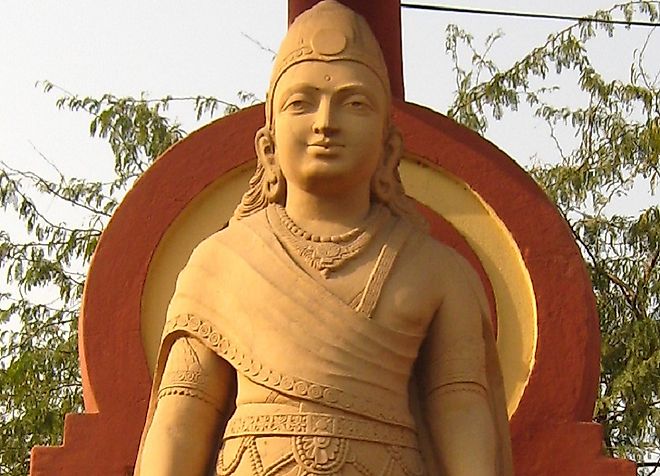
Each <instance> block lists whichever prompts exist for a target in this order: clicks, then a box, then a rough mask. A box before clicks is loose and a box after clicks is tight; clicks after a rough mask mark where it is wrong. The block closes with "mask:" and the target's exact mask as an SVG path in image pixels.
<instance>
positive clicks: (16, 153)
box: [0, 0, 660, 178]
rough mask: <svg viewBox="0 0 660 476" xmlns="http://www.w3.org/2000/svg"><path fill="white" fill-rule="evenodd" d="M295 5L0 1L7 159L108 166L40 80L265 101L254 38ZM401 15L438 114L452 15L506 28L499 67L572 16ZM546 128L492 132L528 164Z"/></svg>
mask: <svg viewBox="0 0 660 476" xmlns="http://www.w3.org/2000/svg"><path fill="white" fill-rule="evenodd" d="M417 3H426V4H434V2H433V1H431V0H424V1H422V0H419V2H417ZM435 4H440V2H435ZM611 4H612V1H611V0H610V1H608V0H582V1H580V2H574V1H573V2H568V1H565V0H562V1H552V2H551V1H545V0H544V1H534V0H527V1H523V0H519V1H514V0H511V1H499V2H492V1H486V0H462V1H461V0H455V1H454V2H453V3H452V4H451V5H455V6H460V7H466V8H486V9H497V10H510V11H525V12H536V13H550V14H563V15H575V16H581V15H588V14H591V13H593V12H594V11H595V10H596V9H599V8H607V7H609V6H611ZM286 9H287V5H286V1H284V0H249V1H246V0H241V1H238V0H223V1H221V2H219V1H217V0H199V1H195V2H181V1H177V0H158V1H156V0H140V1H134V0H131V1H129V0H116V1H113V2H100V1H94V2H90V1H83V0H67V1H66V2H62V1H54V0H0V86H1V87H0V161H3V162H5V163H7V164H9V165H11V166H13V167H19V168H22V169H29V170H34V171H36V172H38V173H44V174H50V175H51V176H52V174H53V170H52V169H51V167H50V166H49V165H48V164H47V163H46V161H44V160H43V159H42V158H41V154H43V156H45V157H47V158H48V161H50V162H52V163H54V164H56V165H57V167H58V168H60V169H61V170H62V171H63V172H64V173H65V174H72V175H77V176H84V177H90V178H93V177H99V176H101V177H102V176H104V175H106V176H109V174H110V173H111V163H112V160H111V155H110V154H111V152H110V150H109V147H108V146H107V144H106V143H105V142H104V141H103V140H100V139H91V138H90V137H89V132H88V127H89V120H90V118H89V117H88V116H86V115H85V114H83V113H73V112H69V111H64V110H57V108H56V107H55V100H56V99H57V97H58V96H59V95H60V93H59V92H58V91H57V90H54V91H52V92H51V93H49V94H44V93H43V91H42V89H40V88H39V87H35V83H37V82H38V81H43V80H48V81H51V82H53V83H55V84H56V85H58V86H59V87H61V88H63V89H64V90H66V91H69V92H71V93H75V94H78V95H80V96H100V95H102V94H103V93H112V94H114V95H117V96H124V95H132V96H139V95H140V94H141V93H143V92H144V93H146V94H148V95H149V96H150V97H152V98H155V97H160V96H165V95H168V94H169V95H173V96H194V95H198V94H204V95H213V96H216V97H219V98H221V99H225V100H228V101H232V102H235V101H236V100H237V93H238V92H239V91H248V92H252V93H255V94H256V95H257V97H259V98H263V97H264V95H265V90H266V88H267V83H268V78H269V75H270V68H271V61H272V54H271V53H269V52H268V51H265V50H264V49H262V48H261V47H260V46H259V45H258V44H257V43H256V42H258V43H260V44H261V45H263V46H265V47H266V48H270V49H277V47H278V45H279V42H280V40H281V38H282V36H283V35H284V31H285V27H286ZM402 23H403V55H404V70H405V71H404V77H405V87H406V99H407V100H409V101H411V102H416V103H419V104H422V105H426V106H428V107H431V108H433V109H435V110H438V111H441V112H442V111H444V110H445V109H446V107H447V105H448V103H449V100H450V98H451V95H452V91H453V89H454V85H453V79H452V74H451V63H450V59H449V58H448V56H447V55H446V54H445V52H444V41H445V28H446V26H447V24H448V23H456V24H459V25H460V26H462V27H463V28H465V29H467V30H468V31H470V32H472V33H473V34H474V35H475V37H476V38H477V39H479V38H481V39H483V38H485V36H486V35H487V34H489V33H491V32H493V31H495V30H497V29H501V30H502V31H503V32H504V33H505V36H504V38H503V40H502V41H500V42H499V45H498V47H497V48H496V49H495V50H494V51H493V55H494V58H496V59H497V60H498V61H499V62H500V64H501V65H502V66H506V65H509V64H511V62H513V61H514V60H515V59H517V58H519V57H520V56H522V55H523V54H524V53H525V52H527V51H529V50H531V49H532V48H533V47H534V46H536V45H538V44H540V43H542V42H543V41H544V40H545V38H546V37H547V35H548V34H549V33H551V32H553V31H556V30H558V29H561V28H564V27H566V26H568V25H569V23H566V22H557V21H549V20H530V19H513V18H504V17H491V16H488V17H487V16H474V15H466V14H451V13H444V12H428V11H414V10H406V9H404V10H403V13H402ZM648 31H649V30H648V29H634V31H625V30H624V29H623V28H622V27H619V28H617V37H616V40H615V41H603V42H602V43H600V42H596V43H595V47H594V51H593V55H592V57H593V60H594V62H595V63H596V64H597V66H599V67H600V68H602V69H603V70H604V71H605V72H606V73H607V74H608V75H611V77H612V78H615V77H619V78H621V79H626V78H627V76H628V73H629V72H628V70H627V67H622V65H626V64H629V63H630V59H631V58H630V52H629V49H630V45H631V44H636V45H641V43H642V42H643V40H644V38H645V35H646V34H648ZM599 41H600V40H599ZM650 41H651V44H650V47H649V51H658V50H659V49H660V33H658V34H655V35H653V36H652V37H651V40H650ZM599 45H602V46H599ZM568 80H571V79H570V78H569V79H568ZM174 113H175V114H177V115H178V118H179V119H180V120H181V122H182V124H183V126H184V128H185V129H186V130H188V131H191V130H193V129H195V128H197V127H200V126H201V125H202V124H195V123H194V122H193V121H191V120H190V118H191V116H190V115H188V114H186V113H184V112H181V111H179V110H175V111H174ZM547 136H548V134H547V129H546V128H545V126H543V125H542V124H539V123H531V122H530V123H527V122H520V124H519V125H515V126H514V127H512V126H511V124H510V123H507V125H506V126H504V125H502V126H501V127H500V125H498V124H494V125H493V127H492V129H491V130H490V131H489V135H488V137H489V138H490V139H491V140H492V141H494V142H495V143H496V144H497V145H498V146H500V147H501V148H502V149H503V150H505V151H507V152H508V153H509V154H510V155H511V156H512V157H513V158H514V159H516V160H518V161H520V162H522V163H526V161H527V162H528V161H529V158H530V157H531V156H532V155H534V154H535V153H538V151H539V150H540V149H541V150H543V149H544V148H548V147H549V148H551V147H552V144H551V143H550V142H549V141H548V138H547ZM544 141H545V142H544Z"/></svg>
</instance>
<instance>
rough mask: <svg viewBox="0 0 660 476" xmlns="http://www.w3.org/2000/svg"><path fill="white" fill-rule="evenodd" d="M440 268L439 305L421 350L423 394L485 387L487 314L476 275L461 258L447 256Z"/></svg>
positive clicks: (482, 293)
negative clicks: (456, 385) (463, 386)
mask: <svg viewBox="0 0 660 476" xmlns="http://www.w3.org/2000/svg"><path fill="white" fill-rule="evenodd" d="M446 259H447V262H446V263H445V264H444V266H443V267H442V269H443V270H445V272H444V273H443V276H442V278H441V279H440V283H439V286H440V287H441V288H442V291H441V292H442V297H441V301H440V305H439V307H438V309H437V310H436V312H435V315H434V317H433V320H432V321H431V324H430V326H429V329H428V332H427V338H426V341H425V343H424V348H423V350H422V356H421V357H422V380H423V382H422V383H423V387H424V389H425V393H427V394H429V393H430V392H432V391H433V390H435V389H438V388H440V387H443V386H445V385H449V384H454V383H475V384H478V385H480V386H482V387H484V388H485V387H486V352H485V342H484V336H483V332H484V322H485V321H486V320H487V319H486V313H487V312H488V310H487V309H488V308H487V304H486V298H485V294H484V292H483V289H482V288H481V283H480V282H479V279H478V277H477V276H476V273H474V271H473V270H472V269H471V268H470V265H469V264H468V263H467V262H466V261H465V260H463V259H462V258H460V257H458V256H456V255H454V254H449V255H448V256H447V257H446Z"/></svg>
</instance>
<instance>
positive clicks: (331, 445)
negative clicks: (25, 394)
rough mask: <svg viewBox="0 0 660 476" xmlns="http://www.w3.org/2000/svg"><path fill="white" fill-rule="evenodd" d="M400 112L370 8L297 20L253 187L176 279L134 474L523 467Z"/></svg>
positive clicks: (471, 277) (464, 273)
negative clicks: (427, 219) (420, 206)
mask: <svg viewBox="0 0 660 476" xmlns="http://www.w3.org/2000/svg"><path fill="white" fill-rule="evenodd" d="M390 102H391V94H390V86H389V80H388V74H387V70H386V66H385V63H384V61H383V57H382V53H381V51H380V48H379V45H378V42H377V41H376V39H375V37H374V35H373V34H372V32H371V30H370V29H369V27H368V25H367V23H366V21H365V20H364V19H363V18H362V17H360V16H359V15H357V14H356V13H354V12H353V11H351V10H349V9H348V8H346V7H344V6H343V5H341V4H340V3H338V2H336V1H334V0H325V1H322V2H320V3H319V4H317V5H316V6H315V7H313V8H312V9H310V10H308V11H306V12H304V13H303V14H302V15H300V16H299V17H298V18H297V19H296V21H295V22H294V23H293V24H292V26H291V27H290V29H289V31H288V33H287V36H286V38H285V39H284V41H283V43H282V45H281V48H280V50H279V53H278V55H277V57H276V59H275V64H274V68H273V74H272V77H271V82H270V88H269V91H268V95H267V99H266V124H265V125H264V127H263V128H261V129H260V130H259V131H258V132H257V134H256V138H255V146H256V152H257V157H258V165H257V170H256V173H255V175H254V176H253V178H252V180H251V181H250V188H249V190H248V191H247V192H246V194H245V195H244V196H243V199H242V202H241V204H240V205H239V206H238V208H237V209H236V212H235V215H234V218H233V219H232V221H231V223H230V224H229V226H228V227H227V228H225V229H224V230H222V231H220V232H218V233H216V234H215V235H213V236H211V237H210V238H208V239H206V240H205V241H203V242H202V243H201V244H200V245H199V246H198V247H197V248H196V249H195V251H194V252H193V254H192V256H191V258H190V260H189V262H188V264H187V265H186V267H185V268H184V270H183V271H182V272H181V274H180V275H179V278H178V281H177V287H176V292H175V294H174V297H173V298H172V301H171V303H170V306H169V310H168V315H167V321H166V324H165V329H164V331H163V340H162V344H161V349H160V353H159V358H158V364H157V368H156V372H155V377H154V383H153V390H152V394H151V401H150V408H149V414H148V416H147V423H146V425H145V429H144V434H143V437H142V443H141V449H140V455H139V456H138V463H137V469H136V474H139V475H141V476H150V475H208V474H214V475H223V476H224V475H236V476H244V475H245V476H247V475H259V476H267V475H268V476H270V475H272V476H275V475H365V476H366V475H374V476H377V475H391V476H399V475H400V476H403V475H408V476H412V475H420V476H421V475H433V476H435V475H446V476H459V475H466V476H479V475H491V476H494V475H498V476H505V475H511V474H512V469H511V461H510V448H509V446H510V443H509V436H508V421H507V417H506V409H505V402H504V395H503V390H502V382H501V376H500V372H499V367H498V363H497V354H496V351H495V347H494V338H493V334H492V330H491V328H490V316H489V311H488V306H487V302H486V298H485V294H484V292H483V289H482V287H481V283H480V281H479V279H478V278H477V277H476V274H475V273H474V271H473V270H472V268H471V267H470V265H468V264H467V262H466V261H465V260H464V259H463V258H461V257H460V256H459V255H458V254H457V253H456V252H455V251H454V250H452V249H450V248H448V247H446V246H444V245H442V244H440V243H438V242H436V241H435V240H434V239H432V238H431V237H430V236H429V235H428V234H427V232H426V231H425V228H424V222H423V219H422V218H421V216H420V215H418V213H417V211H416V209H415V206H414V204H413V203H412V201H411V200H410V199H409V198H407V197H406V195H405V193H404V190H403V186H402V184H401V181H400V179H399V175H398V164H399V160H400V159H401V155H402V151H403V145H402V141H401V137H400V135H399V133H398V131H397V129H396V128H395V127H394V125H393V123H392V122H391V118H390ZM118 437H121V435H118Z"/></svg>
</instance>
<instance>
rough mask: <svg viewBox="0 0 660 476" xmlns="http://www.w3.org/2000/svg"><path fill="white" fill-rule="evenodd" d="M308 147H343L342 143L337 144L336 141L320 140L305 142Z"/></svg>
mask: <svg viewBox="0 0 660 476" xmlns="http://www.w3.org/2000/svg"><path fill="white" fill-rule="evenodd" d="M307 146H308V147H321V148H324V149H336V148H340V147H344V145H343V144H339V143H338V142H330V141H322V142H312V143H310V144H307Z"/></svg>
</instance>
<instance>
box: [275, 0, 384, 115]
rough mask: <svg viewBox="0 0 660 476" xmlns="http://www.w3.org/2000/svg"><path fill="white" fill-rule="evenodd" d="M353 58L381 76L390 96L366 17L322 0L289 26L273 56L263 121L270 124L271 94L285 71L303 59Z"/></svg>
mask: <svg viewBox="0 0 660 476" xmlns="http://www.w3.org/2000/svg"><path fill="white" fill-rule="evenodd" d="M341 60H344V61H354V62H356V63H360V64H363V65H364V66H366V67H367V68H369V69H370V70H371V71H373V72H374V74H375V75H376V76H377V77H378V79H380V81H381V83H382V84H383V89H384V90H385V92H386V96H387V98H388V100H389V98H390V96H391V93H390V80H389V75H388V73H387V66H386V64H385V59H384V58H383V52H382V50H381V49H380V45H379V44H378V40H377V39H376V37H375V36H374V34H373V32H372V31H371V28H370V27H369V24H368V23H367V21H366V20H365V19H364V18H363V17H362V16H361V15H358V14H357V13H355V12H354V11H353V10H351V9H350V8H348V7H346V6H344V5H343V4H341V3H339V2H337V1H335V0H323V1H322V2H319V3H317V4H316V5H315V6H314V7H312V8H310V9H309V10H307V11H305V12H303V13H302V14H300V15H299V16H298V17H297V18H296V19H295V21H294V22H293V24H292V25H291V26H290V27H289V31H288V32H287V34H286V36H285V37H284V40H282V44H281V45H280V49H279V51H278V52H277V56H276V57H275V63H274V65H273V72H272V75H271V77H270V86H269V87H268V93H267V96H266V123H267V124H268V126H271V127H272V122H271V121H272V120H273V95H274V92H275V86H277V82H278V81H279V79H280V78H281V77H282V75H283V74H284V72H285V71H286V70H287V69H289V68H290V67H291V66H293V65H295V64H298V63H302V62H304V61H324V62H329V61H341Z"/></svg>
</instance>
